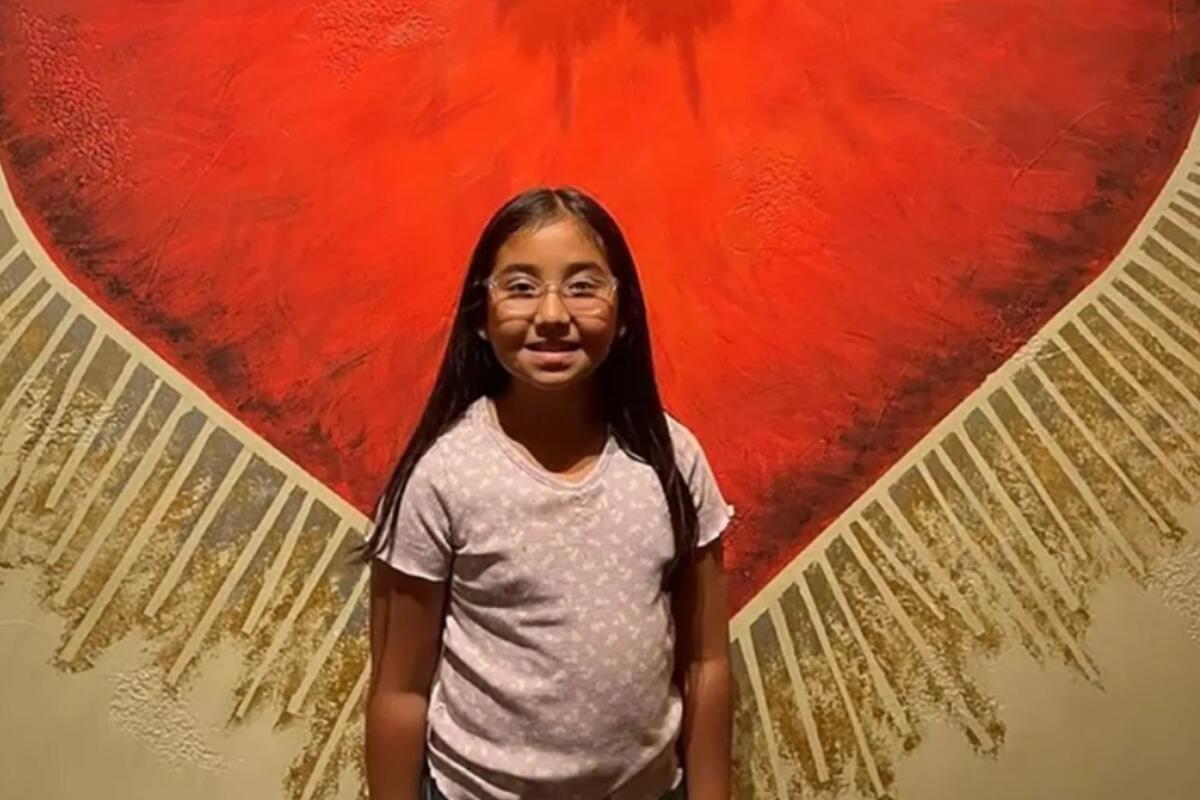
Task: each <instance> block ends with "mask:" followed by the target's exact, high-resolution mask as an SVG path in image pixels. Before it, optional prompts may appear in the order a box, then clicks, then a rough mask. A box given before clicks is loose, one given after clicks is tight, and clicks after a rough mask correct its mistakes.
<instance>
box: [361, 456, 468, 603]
mask: <svg viewBox="0 0 1200 800" xmlns="http://www.w3.org/2000/svg"><path fill="white" fill-rule="evenodd" d="M439 466H440V462H438V460H437V459H436V457H435V453H434V452H433V451H427V452H426V453H425V454H424V455H423V456H422V457H421V459H420V460H419V461H417V466H416V467H415V468H414V469H413V471H412V474H411V475H410V476H409V479H408V483H407V484H406V485H405V487H404V494H403V495H402V496H401V498H400V509H399V513H398V514H397V515H396V519H395V522H394V523H393V527H392V530H391V533H392V537H391V544H390V545H389V546H387V547H385V548H384V549H383V550H382V551H380V553H379V556H378V558H379V559H380V560H381V561H383V562H384V563H386V564H387V565H388V566H390V567H392V568H393V569H396V570H399V571H400V572H403V573H405V574H407V575H415V576H416V577H418V578H425V579H427V580H434V581H442V580H445V579H446V578H447V577H448V576H449V575H450V565H451V559H452V557H453V555H454V549H453V545H452V543H453V537H452V535H451V524H450V513H449V511H448V504H447V502H446V497H445V484H444V482H443V481H440V480H439V475H440V471H439ZM381 511H382V502H381V503H380V506H379V507H377V508H376V520H377V521H378V519H379V515H380V513H381Z"/></svg>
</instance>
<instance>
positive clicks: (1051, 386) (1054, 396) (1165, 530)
mask: <svg viewBox="0 0 1200 800" xmlns="http://www.w3.org/2000/svg"><path fill="white" fill-rule="evenodd" d="M1030 372H1031V373H1032V374H1033V375H1034V377H1036V378H1037V380H1038V383H1039V384H1040V385H1041V387H1042V389H1043V391H1045V393H1046V394H1047V395H1048V396H1049V397H1050V399H1051V400H1052V401H1053V402H1054V404H1055V405H1056V406H1058V408H1059V410H1060V411H1062V412H1063V414H1064V415H1065V416H1066V417H1067V419H1069V420H1070V422H1071V424H1072V425H1074V426H1075V428H1076V429H1077V431H1078V432H1079V434H1080V435H1081V436H1082V437H1083V439H1084V441H1086V442H1087V443H1088V445H1089V446H1090V447H1091V448H1092V450H1093V451H1095V453H1096V455H1098V456H1099V457H1100V459H1101V460H1102V461H1104V463H1105V465H1107V466H1108V468H1109V469H1110V470H1112V472H1113V474H1114V475H1116V476H1117V480H1119V481H1120V482H1121V485H1122V486H1124V487H1125V491H1127V492H1129V493H1130V494H1131V495H1132V496H1133V498H1134V500H1136V501H1137V504H1138V505H1139V506H1141V508H1142V510H1143V511H1145V512H1146V514H1147V515H1148V516H1149V517H1150V520H1151V521H1152V522H1153V523H1154V527H1156V528H1158V530H1159V532H1160V533H1161V534H1163V535H1164V536H1172V537H1173V535H1174V534H1173V532H1172V531H1173V527H1172V525H1171V524H1170V522H1168V521H1167V520H1166V519H1165V518H1164V517H1163V516H1162V515H1161V514H1159V513H1158V508H1157V507H1156V506H1155V505H1154V504H1153V503H1151V502H1150V500H1149V498H1147V497H1146V496H1145V494H1143V492H1142V490H1141V489H1140V488H1139V487H1138V486H1137V485H1136V484H1135V483H1134V482H1133V480H1132V479H1131V478H1130V476H1129V474H1128V473H1127V472H1126V471H1125V468H1124V466H1122V465H1121V464H1120V463H1118V462H1117V460H1116V458H1114V457H1113V455H1112V454H1111V453H1109V452H1108V449H1107V448H1106V447H1104V444H1103V443H1102V442H1100V441H1099V439H1097V438H1096V436H1095V435H1094V434H1093V432H1092V431H1091V429H1090V428H1089V427H1088V425H1087V423H1085V422H1084V421H1083V420H1082V419H1081V418H1080V416H1079V412H1077V411H1076V410H1075V407H1074V406H1072V405H1071V403H1070V402H1068V400H1067V399H1066V397H1064V396H1063V395H1062V393H1061V392H1060V391H1059V388H1058V386H1057V385H1056V384H1055V383H1054V381H1053V380H1052V379H1051V378H1050V376H1049V375H1047V374H1046V373H1045V371H1044V370H1043V369H1042V366H1041V365H1040V364H1038V363H1037V362H1036V361H1035V362H1033V363H1031V364H1030Z"/></svg>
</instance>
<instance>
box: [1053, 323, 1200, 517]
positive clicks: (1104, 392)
mask: <svg viewBox="0 0 1200 800" xmlns="http://www.w3.org/2000/svg"><path fill="white" fill-rule="evenodd" d="M1071 330H1072V331H1075V330H1078V329H1076V328H1074V327H1073V326H1072V327H1071ZM1059 336H1060V337H1062V333H1061V332H1060V333H1059ZM1052 341H1053V340H1052ZM1085 341H1086V340H1085ZM1055 344H1056V345H1057V346H1058V347H1059V350H1060V352H1061V353H1062V354H1063V355H1064V356H1065V357H1066V359H1067V361H1069V362H1070V363H1071V365H1072V366H1073V367H1074V368H1075V372H1076V373H1078V374H1079V376H1080V377H1082V378H1083V380H1084V382H1085V383H1087V385H1088V386H1089V387H1091V389H1092V391H1093V392H1095V393H1096V394H1097V395H1099V396H1100V399H1102V400H1103V401H1104V403H1105V405H1107V406H1108V407H1109V408H1110V409H1112V411H1113V412H1115V414H1116V416H1117V417H1118V418H1119V419H1120V420H1121V421H1122V422H1124V423H1125V426H1126V427H1127V428H1129V430H1130V432H1131V433H1132V434H1133V436H1134V438H1135V439H1137V441H1138V443H1139V444H1141V446H1142V447H1144V448H1145V449H1146V450H1148V451H1149V452H1150V454H1151V455H1152V456H1153V457H1154V460H1155V461H1157V462H1158V466H1160V467H1161V468H1162V469H1163V470H1164V471H1166V473H1167V474H1168V475H1170V476H1171V478H1172V479H1174V481H1175V482H1176V483H1177V484H1179V486H1178V488H1179V490H1180V492H1181V493H1182V495H1183V499H1184V501H1185V502H1188V503H1190V502H1192V492H1191V491H1190V489H1189V486H1191V485H1192V482H1191V481H1190V480H1188V479H1187V477H1185V476H1184V475H1183V473H1182V472H1180V471H1179V468H1178V466H1177V465H1176V464H1175V463H1174V461H1173V460H1172V458H1171V456H1170V455H1169V454H1168V453H1167V452H1166V451H1165V450H1163V448H1162V447H1161V446H1160V445H1159V444H1158V441H1157V440H1156V439H1155V438H1154V436H1153V435H1152V434H1151V433H1150V431H1149V430H1148V429H1147V428H1146V426H1145V425H1144V424H1143V423H1142V421H1141V420H1139V419H1138V418H1137V417H1136V416H1134V414H1133V413H1132V412H1131V411H1130V410H1129V409H1128V408H1127V407H1126V406H1125V405H1124V404H1123V403H1121V401H1120V400H1119V399H1117V397H1116V396H1115V395H1114V394H1113V393H1112V391H1110V390H1109V388H1108V387H1107V386H1105V385H1104V383H1103V382H1102V381H1101V380H1100V379H1099V377H1098V376H1097V375H1096V374H1095V373H1094V372H1093V371H1092V368H1091V366H1090V365H1089V364H1088V363H1087V361H1086V360H1085V359H1084V358H1082V357H1081V356H1080V355H1079V353H1078V352H1076V349H1075V347H1073V346H1072V343H1071V342H1070V341H1069V340H1068V339H1066V338H1060V339H1059V340H1058V341H1057V342H1055ZM1089 344H1090V342H1089Z"/></svg>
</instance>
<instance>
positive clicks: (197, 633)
mask: <svg viewBox="0 0 1200 800" xmlns="http://www.w3.org/2000/svg"><path fill="white" fill-rule="evenodd" d="M294 485H295V484H294V483H293V482H292V481H290V480H288V481H286V482H285V483H284V485H283V486H281V487H280V489H279V492H278V494H276V495H275V497H274V499H273V500H272V501H271V505H270V507H269V508H268V509H267V510H266V512H265V513H264V514H263V517H262V519H261V520H259V523H258V525H257V526H255V528H254V531H253V533H251V534H250V540H249V541H248V542H246V546H245V547H243V548H242V551H241V552H240V553H238V557H237V560H236V561H235V562H234V563H233V566H232V567H230V569H229V572H228V573H226V575H225V580H224V581H223V582H222V583H221V586H220V588H219V589H217V593H216V595H215V596H214V597H213V599H212V602H211V603H209V604H208V607H207V608H205V609H204V614H203V616H201V618H200V621H199V622H198V623H197V624H196V626H195V627H194V628H193V629H192V632H191V634H190V635H189V636H188V639H187V642H185V643H184V646H183V650H182V651H181V652H180V653H179V656H178V657H177V658H176V659H175V663H174V664H172V665H171V669H170V671H168V673H167V684H168V685H170V686H174V685H175V684H176V683H178V682H179V678H180V677H181V676H182V675H183V671H184V669H186V668H187V665H188V664H190V663H191V661H192V659H193V658H195V657H196V653H197V652H199V650H200V645H201V644H202V643H203V642H204V637H205V636H207V635H208V631H209V629H211V628H212V625H213V622H215V621H216V619H217V616H218V615H219V614H220V613H221V610H222V609H223V608H224V607H225V604H226V603H227V602H228V601H229V596H230V595H231V594H233V589H234V587H235V586H236V585H237V583H238V581H240V580H241V579H242V575H243V574H245V572H246V568H247V567H249V566H250V562H251V561H252V560H253V558H254V556H255V554H256V553H257V552H258V549H259V547H261V546H262V543H263V540H264V539H266V537H267V534H268V533H269V532H270V530H271V526H272V525H273V523H274V521H275V520H276V519H277V518H278V516H279V515H280V514H281V513H283V507H284V505H286V504H287V499H288V497H289V496H290V494H291V491H292V487H293V486H294Z"/></svg>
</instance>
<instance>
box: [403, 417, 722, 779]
mask: <svg viewBox="0 0 1200 800" xmlns="http://www.w3.org/2000/svg"><path fill="white" fill-rule="evenodd" d="M667 419H668V429H669V430H670V433H671V437H672V440H673V444H674V446H675V452H676V460H677V463H678V465H679V468H680V471H681V472H682V474H683V475H684V476H685V477H686V478H687V481H688V484H689V486H690V488H691V491H692V496H693V497H694V499H695V500H696V505H697V511H698V513H699V522H700V526H699V544H700V545H701V546H703V545H705V544H708V543H709V542H711V541H713V540H714V539H716V538H717V536H718V535H719V534H720V533H721V531H722V530H724V529H725V526H726V525H727V524H728V522H729V520H730V518H731V517H732V516H733V507H732V506H730V505H729V504H728V503H726V502H725V500H724V498H723V497H722V495H721V491H720V489H719V488H718V486H717V482H716V480H715V479H714V477H713V473H712V471H711V469H710V468H709V465H708V461H707V459H706V458H705V455H704V452H703V450H702V449H701V446H700V444H699V442H698V441H697V440H696V438H695V436H693V435H692V433H691V432H690V431H689V430H688V429H687V428H685V427H684V426H683V425H682V424H681V423H679V422H678V421H677V420H675V419H673V418H672V417H670V416H668V418H667ZM673 552H674V542H673V539H672V533H671V522H670V515H669V512H668V510H667V506H666V501H665V498H664V495H663V491H662V486H661V484H660V483H659V480H658V476H657V475H656V474H655V472H654V470H653V468H651V467H650V466H649V465H648V464H643V463H641V462H639V461H636V460H635V459H634V458H632V457H631V456H629V455H628V454H627V453H625V452H624V451H623V450H622V449H621V448H620V446H619V445H618V444H617V442H616V439H615V438H614V437H613V436H612V435H610V436H609V439H608V442H607V444H606V446H605V449H604V452H603V454H602V455H601V456H600V458H599V459H598V460H597V462H596V463H595V464H594V465H593V467H592V470H591V471H590V472H589V473H588V474H587V476H586V477H585V478H584V479H583V480H582V481H578V480H577V481H574V482H572V481H568V480H566V479H564V478H561V477H559V476H557V475H554V474H553V473H550V472H548V471H546V470H544V469H542V468H541V467H539V466H538V465H536V464H535V463H533V462H532V461H530V460H529V458H528V457H527V456H526V455H525V454H524V453H523V452H521V451H520V450H519V449H518V448H517V445H516V444H515V443H514V442H513V441H512V440H511V439H509V438H508V437H507V436H506V435H505V434H504V432H503V431H502V429H500V427H499V426H498V424H497V423H496V421H495V418H494V417H493V412H492V408H491V405H490V400H488V398H486V397H481V398H479V399H478V400H476V401H475V402H474V403H473V404H472V405H471V406H470V408H469V409H468V410H467V412H466V413H465V414H464V415H463V417H462V419H460V420H459V421H458V422H456V423H455V424H454V425H453V426H452V427H451V429H450V430H448V431H446V432H445V433H444V434H443V435H442V436H441V437H440V438H439V439H438V440H437V442H435V443H434V445H433V447H431V448H430V449H429V450H428V451H427V453H426V454H425V455H424V456H423V457H422V458H421V460H420V461H419V462H418V464H417V467H416V469H415V470H414V472H413V475H412V477H411V479H410V481H409V483H408V485H407V487H406V489H405V493H404V496H403V498H402V500H401V504H400V513H399V519H398V524H397V527H396V530H395V542H394V545H393V547H392V548H390V550H389V551H387V552H385V553H383V554H381V556H380V557H381V558H383V559H384V561H386V562H387V563H388V564H390V565H391V566H392V567H394V568H396V569H398V570H400V571H402V572H405V573H408V574H411V575H416V576H418V577H422V578H428V579H433V580H445V579H449V580H450V584H449V590H448V593H447V596H448V604H447V614H446V621H445V630H444V633H443V647H442V652H441V658H440V659H439V664H438V669H437V672H436V673H435V677H434V682H433V688H432V691H431V694H430V700H429V714H428V731H427V742H428V758H429V766H430V771H431V773H432V776H433V779H434V781H435V782H436V783H437V785H438V787H439V788H440V789H441V791H442V792H443V793H444V794H446V796H447V797H449V798H451V800H533V799H535V798H554V800H568V798H578V799H579V800H599V798H609V797H611V798H620V800H626V798H628V800H649V798H657V797H659V796H660V795H661V794H663V793H664V792H666V791H668V790H669V789H671V788H672V787H673V786H675V785H677V784H678V782H679V780H680V779H681V772H680V770H679V767H678V763H677V760H676V756H675V741H676V739H677V737H678V734H679V729H680V718H681V714H682V700H681V698H680V695H679V692H678V689H677V688H676V687H675V686H674V684H673V683H672V681H671V672H672V664H673V658H674V649H673V648H674V625H673V620H672V615H671V609H670V600H669V598H668V596H667V595H666V594H665V593H663V592H662V591H661V589H660V581H661V576H662V571H663V567H664V565H665V564H666V563H667V562H668V561H669V560H670V558H671V556H672V554H673Z"/></svg>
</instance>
